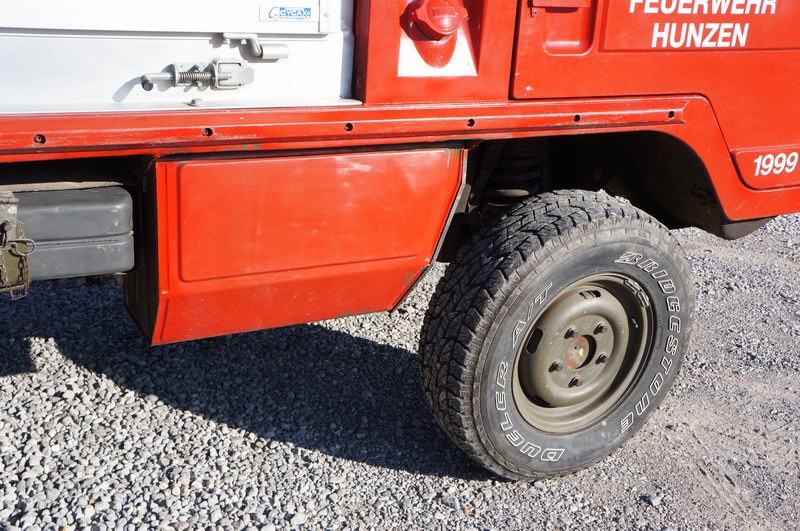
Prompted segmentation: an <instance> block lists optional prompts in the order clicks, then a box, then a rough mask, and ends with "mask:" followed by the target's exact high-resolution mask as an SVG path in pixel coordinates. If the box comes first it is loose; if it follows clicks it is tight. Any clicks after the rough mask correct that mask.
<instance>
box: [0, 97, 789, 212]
mask: <svg viewBox="0 0 800 531" xmlns="http://www.w3.org/2000/svg"><path fill="white" fill-rule="evenodd" d="M714 111H715V109H712V107H711V104H710V103H709V102H708V101H707V100H706V99H705V98H703V97H699V96H686V97H672V98H669V97H652V98H603V99H575V100H570V101H533V102H515V103H480V104H471V105H470V104H441V105H426V106H420V105H404V106H374V105H373V106H362V107H352V108H351V107H348V108H344V109H343V108H327V109H292V110H286V109H266V110H265V109H259V110H255V109H249V110H238V111H203V110H192V111H187V112H174V113H124V114H113V115H107V114H93V115H86V114H75V115H63V116H58V117H53V116H14V117H2V118H0V162H10V161H19V160H41V159H53V158H67V157H70V156H97V155H104V156H110V155H152V156H156V157H159V156H165V155H169V154H175V153H207V152H214V151H245V152H253V153H262V152H264V151H265V150H289V149H292V150H297V149H312V148H334V147H351V148H352V147H353V146H362V147H366V146H371V145H394V144H408V143H421V142H437V141H446V140H457V139H461V140H466V141H469V140H476V141H477V140H491V139H498V138H518V137H524V136H531V135H534V134H535V135H540V136H550V135H558V134H587V133H602V132H613V131H659V132H663V133H666V134H669V135H672V136H675V137H677V138H679V139H681V140H682V141H683V142H685V143H686V144H688V145H689V146H690V147H691V148H692V149H693V150H694V151H695V152H696V153H697V154H698V156H699V157H700V158H701V159H702V160H703V162H704V163H705V166H706V168H707V170H708V172H709V175H710V176H711V179H712V182H713V184H714V187H715V189H716V191H717V194H718V196H719V200H720V203H721V205H722V208H723V211H724V212H725V215H726V216H727V217H728V218H729V219H731V220H744V219H755V218H763V217H768V216H776V215H780V214H787V213H791V212H796V211H797V210H798V209H800V186H796V185H793V186H791V187H787V188H781V189H769V190H754V189H752V188H750V187H748V186H745V184H744V183H743V182H742V181H741V179H740V178H739V174H738V173H737V171H736V167H735V165H734V163H733V160H732V158H731V155H730V153H729V151H728V147H727V143H726V139H725V137H724V135H723V132H722V130H721V129H720V127H719V124H718V122H717V116H716V114H715V112H714ZM670 113H673V114H670ZM575 116H579V117H580V120H579V121H575ZM347 124H351V126H352V130H350V131H348V130H347V129H348V128H347V127H346V125H347ZM470 124H472V125H470ZM209 125H212V126H213V127H214V135H213V137H212V139H213V140H209V138H208V137H206V136H203V128H205V127H208V126H209ZM35 134H45V135H46V137H47V138H48V140H47V144H45V145H44V146H40V147H38V148H35V149H33V148H31V144H32V138H33V137H34V135H35ZM787 144H790V143H787Z"/></svg>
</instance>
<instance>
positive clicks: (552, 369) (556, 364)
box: [550, 361, 564, 372]
mask: <svg viewBox="0 0 800 531" xmlns="http://www.w3.org/2000/svg"><path fill="white" fill-rule="evenodd" d="M563 368H564V366H563V365H561V364H560V363H559V362H557V361H554V362H553V364H552V365H550V372H561V370H562V369H563Z"/></svg>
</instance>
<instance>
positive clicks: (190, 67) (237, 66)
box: [140, 59, 255, 91]
mask: <svg viewBox="0 0 800 531" xmlns="http://www.w3.org/2000/svg"><path fill="white" fill-rule="evenodd" d="M254 78H255V74H254V72H253V69H252V68H250V67H249V66H247V61H243V60H235V59H234V60H222V59H216V60H214V61H212V62H210V63H195V64H182V63H173V64H171V65H169V66H168V67H167V68H166V69H165V71H164V72H158V73H154V74H145V75H143V76H142V77H141V78H140V83H141V85H142V88H143V89H144V90H146V91H151V90H153V89H154V88H155V87H156V85H158V84H159V83H164V84H168V85H169V86H171V87H181V86H184V87H185V86H192V85H193V86H195V87H197V88H203V87H210V88H211V89H214V90H232V89H237V88H241V87H242V86H244V85H247V84H249V83H252V82H253V79H254Z"/></svg>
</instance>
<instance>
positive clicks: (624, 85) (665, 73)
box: [511, 0, 800, 210]
mask: <svg viewBox="0 0 800 531" xmlns="http://www.w3.org/2000/svg"><path fill="white" fill-rule="evenodd" d="M748 4H750V5H751V7H748ZM714 5H720V6H727V14H724V15H723V14H716V15H715V14H713V10H714ZM756 5H758V6H759V7H758V9H759V14H755V11H756ZM527 6H528V4H527V3H526V2H525V1H521V2H520V10H519V19H518V36H517V42H518V45H517V47H516V50H515V51H516V56H515V63H514V68H513V76H512V78H511V79H512V95H513V97H514V98H519V99H531V98H536V99H548V98H563V99H568V100H570V99H573V98H578V99H582V98H586V97H589V96H591V97H606V96H611V95H614V96H619V95H623V94H630V95H633V94H636V95H640V96H645V95H648V94H702V95H703V96H704V97H705V98H706V99H707V100H709V101H710V102H711V105H712V106H713V108H714V111H715V115H716V119H717V120H718V121H719V125H720V127H721V130H722V131H723V133H724V135H725V140H726V142H727V145H728V148H729V149H730V150H743V149H748V150H749V149H756V148H773V147H780V146H787V145H796V144H798V143H800V130H799V129H798V127H797V124H799V123H800V105H798V104H797V103H796V101H797V94H798V93H800V73H799V71H798V67H797V65H800V32H798V31H797V21H798V20H800V2H795V1H787V0H772V1H770V0H763V1H761V0H756V1H754V2H746V1H724V2H711V1H708V2H705V1H703V0H699V1H698V0H691V1H690V0H684V1H679V0H674V1H673V0H624V1H623V0H593V2H592V3H591V5H590V6H588V7H585V8H579V9H571V10H564V9H550V8H541V9H533V10H532V9H531V8H529V7H527ZM687 6H689V7H688V9H690V10H694V9H695V6H698V7H697V10H698V13H696V14H685V13H683V14H682V13H680V12H679V9H680V10H682V11H685V10H686V9H687ZM703 6H705V9H704V7H703ZM740 10H741V13H740ZM631 11H633V12H631ZM668 11H672V12H668ZM761 11H765V12H764V14H761ZM748 12H749V14H747V13H748ZM773 12H774V14H773ZM587 20H588V22H589V23H588V25H587V23H586V21H587ZM667 24H669V25H670V26H668V28H669V30H668V31H669V35H668V36H667V41H666V47H663V46H662V45H663V44H665V41H664V38H663V35H664V29H665V28H666V27H667V26H666V25H667ZM723 24H724V25H725V26H724V29H723V26H722V25H723ZM737 24H738V26H736V25H737ZM656 25H658V26H656ZM673 25H675V26H673ZM684 25H686V26H684ZM701 25H702V26H701ZM745 27H746V32H747V37H746V39H745V40H744V41H742V40H741V37H742V35H741V34H742V33H743V32H745ZM673 29H674V30H675V35H674V39H673V34H672V30H673ZM684 31H685V34H684ZM701 31H702V35H701V36H702V42H701V43H700V44H701V46H699V47H698V46H695V44H696V43H697V37H695V35H696V34H697V33H698V32H701ZM712 32H713V35H711V34H712ZM682 35H683V37H682ZM735 35H738V36H737V38H736V39H735V42H734V36H735ZM711 37H713V39H712V38H711ZM707 39H708V42H706V40H707ZM565 42H567V43H570V42H572V43H575V42H581V43H583V44H581V45H574V46H572V47H570V46H567V47H564V46H563V43H565ZM673 44H675V45H677V44H680V45H681V46H675V47H673ZM712 44H713V45H714V46H715V47H714V48H708V47H706V48H703V47H702V45H706V46H711V45H712ZM734 44H735V45H736V46H733V45H734ZM687 45H688V46H687ZM720 45H722V46H724V47H720ZM576 49H578V50H577V51H576ZM712 175H713V173H712ZM784 184H785V185H787V184H794V185H797V184H800V175H798V179H796V180H794V181H791V182H784ZM791 208H793V209H798V208H800V203H797V201H796V200H794V201H792V202H791ZM733 210H739V209H733Z"/></svg>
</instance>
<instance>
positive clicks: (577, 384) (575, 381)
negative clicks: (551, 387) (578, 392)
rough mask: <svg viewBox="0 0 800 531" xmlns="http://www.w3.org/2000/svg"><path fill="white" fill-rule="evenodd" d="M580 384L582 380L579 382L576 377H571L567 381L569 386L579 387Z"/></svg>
mask: <svg viewBox="0 0 800 531" xmlns="http://www.w3.org/2000/svg"><path fill="white" fill-rule="evenodd" d="M582 384H583V382H581V381H580V379H578V378H573V379H572V380H570V382H569V386H570V387H580V386H581V385H582Z"/></svg>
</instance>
